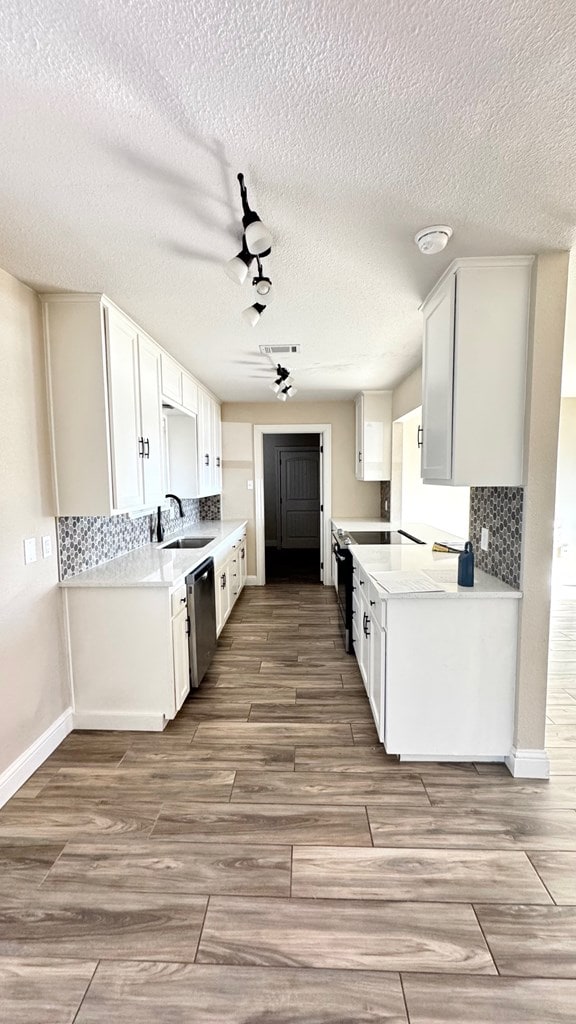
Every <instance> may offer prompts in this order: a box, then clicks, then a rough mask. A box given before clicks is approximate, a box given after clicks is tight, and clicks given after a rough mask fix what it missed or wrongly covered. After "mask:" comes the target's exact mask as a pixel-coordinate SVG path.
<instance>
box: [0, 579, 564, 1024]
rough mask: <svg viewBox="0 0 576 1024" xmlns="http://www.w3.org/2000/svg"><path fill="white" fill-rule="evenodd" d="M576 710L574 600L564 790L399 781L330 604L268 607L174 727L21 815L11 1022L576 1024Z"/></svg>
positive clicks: (235, 632)
mask: <svg viewBox="0 0 576 1024" xmlns="http://www.w3.org/2000/svg"><path fill="white" fill-rule="evenodd" d="M575 598H576V594H575ZM575 709H576V600H569V599H566V598H565V597H564V596H562V597H561V598H560V599H559V600H558V601H556V603H555V607H554V615H553V623H552V640H551V653H550V677H549V706H548V729H549V742H550V754H551V761H552V772H553V777H552V779H551V781H550V782H527V781H515V780H514V779H512V778H511V776H510V775H509V774H508V772H507V770H506V769H505V768H504V767H503V766H502V765H491V764H478V765H474V764H429V763H425V764H400V763H399V762H398V761H397V760H396V759H395V758H392V757H389V756H387V755H386V753H385V752H384V750H383V748H382V747H381V746H380V745H379V744H378V741H377V737H376V732H375V729H374V726H373V723H372V719H371V715H370V710H369V707H368V702H367V699H366V696H365V693H364V688H363V686H362V682H361V680H360V676H359V673H358V670H357V668H356V664H355V662H354V660H353V659H352V658H350V657H349V656H348V655H346V654H345V653H344V651H343V648H342V643H341V639H340V634H339V626H338V614H337V608H336V603H335V598H334V595H333V592H332V591H331V590H326V589H324V588H322V587H320V586H314V585H301V584H294V585H292V586H290V585H287V584H282V585H272V586H268V587H266V588H265V589H258V588H253V589H250V590H247V591H245V592H244V594H243V595H242V596H241V598H240V600H239V602H238V604H237V605H236V608H235V610H234V612H233V614H232V617H231V619H230V621H229V622H228V624H227V626H226V628H225V630H224V632H223V634H222V637H221V641H220V643H219V648H218V652H217V654H216V656H215V658H214V661H213V663H212V665H211V667H210V670H209V673H208V675H207V677H206V679H205V681H204V683H203V685H202V687H201V689H200V691H199V692H198V693H195V694H193V695H192V696H191V698H190V699H189V700H188V701H187V702H186V705H185V706H184V708H183V709H182V712H181V713H180V714H179V715H178V717H177V718H176V720H175V721H174V722H173V723H171V724H170V725H169V726H168V727H167V728H166V730H165V732H164V733H162V734H157V733H155V734H143V733H97V732H82V733H80V732H77V733H74V734H72V735H71V736H69V737H68V738H67V739H66V740H65V741H64V743H62V745H61V746H60V747H59V748H58V750H56V751H55V753H54V754H53V755H52V757H50V758H49V759H48V761H47V762H46V763H45V764H44V765H43V766H42V768H41V769H39V771H38V772H36V774H35V775H34V776H33V777H32V778H31V779H30V780H29V781H28V782H27V783H26V785H25V786H23V787H22V789H21V790H20V792H19V793H18V794H17V795H16V796H15V797H14V798H13V799H12V800H11V801H10V802H9V803H8V804H7V805H6V806H5V807H4V808H3V809H2V810H0V1021H2V1022H4V1021H6V1022H10V1024H109V1022H110V1021H114V1022H116V1024H134V1022H136V1021H137V1022H138V1024H311V1022H313V1024H503V1022H506V1024H575V1022H576V711H575Z"/></svg>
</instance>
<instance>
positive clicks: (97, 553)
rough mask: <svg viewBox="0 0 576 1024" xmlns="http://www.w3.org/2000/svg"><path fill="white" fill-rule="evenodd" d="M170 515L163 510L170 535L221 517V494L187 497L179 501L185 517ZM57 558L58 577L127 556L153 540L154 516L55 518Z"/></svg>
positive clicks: (62, 577) (163, 524)
mask: <svg viewBox="0 0 576 1024" xmlns="http://www.w3.org/2000/svg"><path fill="white" fill-rule="evenodd" d="M173 504H174V509H175V512H176V515H175V516H174V518H173V519H170V518H169V513H168V512H163V513H162V526H163V528H164V536H165V537H166V538H168V537H171V536H172V535H173V534H175V533H179V532H180V530H182V529H183V528H184V527H188V526H194V524H195V523H200V522H204V521H207V520H215V519H220V518H221V503H220V495H219V494H214V495H212V496H211V497H209V498H189V499H184V501H183V502H182V505H183V508H184V518H183V519H181V518H180V515H179V514H178V506H177V505H176V504H175V503H173ZM57 528H58V530H57V532H58V561H59V568H60V579H61V580H65V579H68V577H69V576H76V574H77V573H79V572H84V570H85V569H93V568H95V566H97V565H102V563H103V562H108V561H109V560H110V559H111V558H116V557H117V556H118V555H126V554H127V553H128V552H129V551H132V550H133V549H134V548H141V547H144V545H145V544H150V542H151V541H153V540H155V532H154V531H155V529H156V515H155V514H154V515H149V516H141V517H140V518H139V519H130V517H129V516H94V517H88V516H68V517H66V518H62V519H58V520H57Z"/></svg>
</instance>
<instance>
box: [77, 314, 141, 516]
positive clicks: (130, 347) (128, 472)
mask: <svg viewBox="0 0 576 1024" xmlns="http://www.w3.org/2000/svg"><path fill="white" fill-rule="evenodd" d="M106 352H107V358H108V394H109V409H110V449H111V460H112V487H113V492H114V507H115V509H116V510H117V511H119V512H121V511H125V510H129V509H137V508H143V507H144V475H143V467H142V463H143V458H142V456H143V439H142V434H141V431H140V401H139V382H138V332H137V330H136V327H135V326H134V324H132V323H130V321H129V320H126V319H125V318H124V317H123V316H121V315H120V314H119V313H117V312H116V310H115V309H106ZM86 457H87V458H89V457H90V453H89V452H87V453H86Z"/></svg>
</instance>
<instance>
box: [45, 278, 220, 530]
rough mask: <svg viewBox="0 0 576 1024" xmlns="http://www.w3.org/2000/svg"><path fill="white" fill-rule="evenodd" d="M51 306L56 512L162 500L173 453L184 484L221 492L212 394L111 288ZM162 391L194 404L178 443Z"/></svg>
mask: <svg viewBox="0 0 576 1024" xmlns="http://www.w3.org/2000/svg"><path fill="white" fill-rule="evenodd" d="M43 308H44V323H45V333H46V351H47V367H48V380H49V391H50V406H51V417H52V438H53V457H54V468H55V478H56V498H57V515H59V516H109V515H113V514H115V513H119V512H138V511H140V510H143V509H149V508H153V507H154V506H156V505H159V504H161V503H162V502H163V501H164V495H165V493H166V490H167V487H166V482H167V480H169V479H170V474H169V472H168V467H167V465H166V461H167V458H168V457H169V455H170V454H172V456H173V457H174V456H177V459H179V460H180V463H179V469H180V476H179V479H178V480H177V481H175V482H176V483H178V486H179V487H180V484H181V485H182V488H181V489H179V490H177V491H176V493H179V494H181V496H182V497H187V498H195V497H199V496H200V495H201V494H215V493H217V492H219V490H220V478H219V470H218V468H217V465H218V462H219V457H220V450H219V447H218V446H219V432H218V431H216V418H218V423H219V411H220V407H219V405H218V404H217V403H216V402H214V400H213V399H212V397H211V396H210V395H209V394H208V393H207V392H205V391H203V389H199V388H198V385H197V383H196V381H195V380H194V379H193V378H192V377H190V375H189V374H188V373H187V372H186V371H185V370H184V369H183V368H182V367H181V366H180V365H179V364H178V363H176V362H175V360H173V359H172V358H171V357H170V356H167V354H166V353H165V352H163V350H162V349H161V348H160V346H159V345H157V344H156V343H155V342H154V341H153V340H152V339H151V338H149V337H148V336H147V335H146V334H144V333H143V332H142V331H140V329H139V328H138V327H137V325H136V324H134V322H133V321H132V320H131V319H130V318H129V317H127V316H125V315H124V314H123V313H122V312H121V310H119V309H118V308H117V307H116V306H114V304H113V303H111V302H110V301H109V300H108V299H107V298H106V297H105V296H103V295H82V294H80V295H69V294H66V295H45V296H44V297H43ZM176 371H177V372H176ZM199 390H200V394H201V395H202V396H204V398H205V406H206V415H205V417H204V422H205V426H204V431H205V435H203V439H202V450H203V454H204V450H205V453H206V454H207V455H209V460H208V466H207V467H206V469H207V472H208V473H209V474H210V475H208V476H207V477H206V478H205V480H204V481H203V483H204V486H205V489H204V490H200V488H199V484H198V467H197V461H198V443H197V439H196V436H197V435H196V416H195V412H196V409H197V405H198V393H199ZM167 391H168V392H169V393H170V394H169V395H167V394H166V392H167ZM176 394H178V402H177V403H176V398H175V397H174V396H175V395H176ZM162 397H164V398H171V400H172V401H173V402H174V403H175V404H178V405H179V406H181V408H182V409H187V410H188V413H189V414H188V415H186V414H185V413H184V412H181V415H180V417H179V419H181V420H182V421H183V422H184V421H185V429H183V430H182V431H177V430H176V431H175V433H176V434H177V436H176V437H175V440H174V441H173V443H172V441H170V445H169V444H168V441H169V440H170V439H169V438H168V432H167V431H166V433H165V431H164V426H163V415H162ZM215 410H217V414H216V411H215ZM171 448H174V451H171ZM177 459H176V458H175V459H174V465H176V462H177ZM171 482H172V481H171Z"/></svg>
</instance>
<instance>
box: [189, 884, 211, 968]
mask: <svg viewBox="0 0 576 1024" xmlns="http://www.w3.org/2000/svg"><path fill="white" fill-rule="evenodd" d="M210 900H211V896H208V898H207V900H206V906H205V908H204V916H203V918H202V924H201V925H200V931H199V932H198V941H197V943H196V952H195V954H194V960H193V961H192V962H193V963H195V964H197V963H198V953H199V952H200V943H201V942H202V936H203V935H204V925H205V924H206V918H207V917H208V907H209V906H210Z"/></svg>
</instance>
